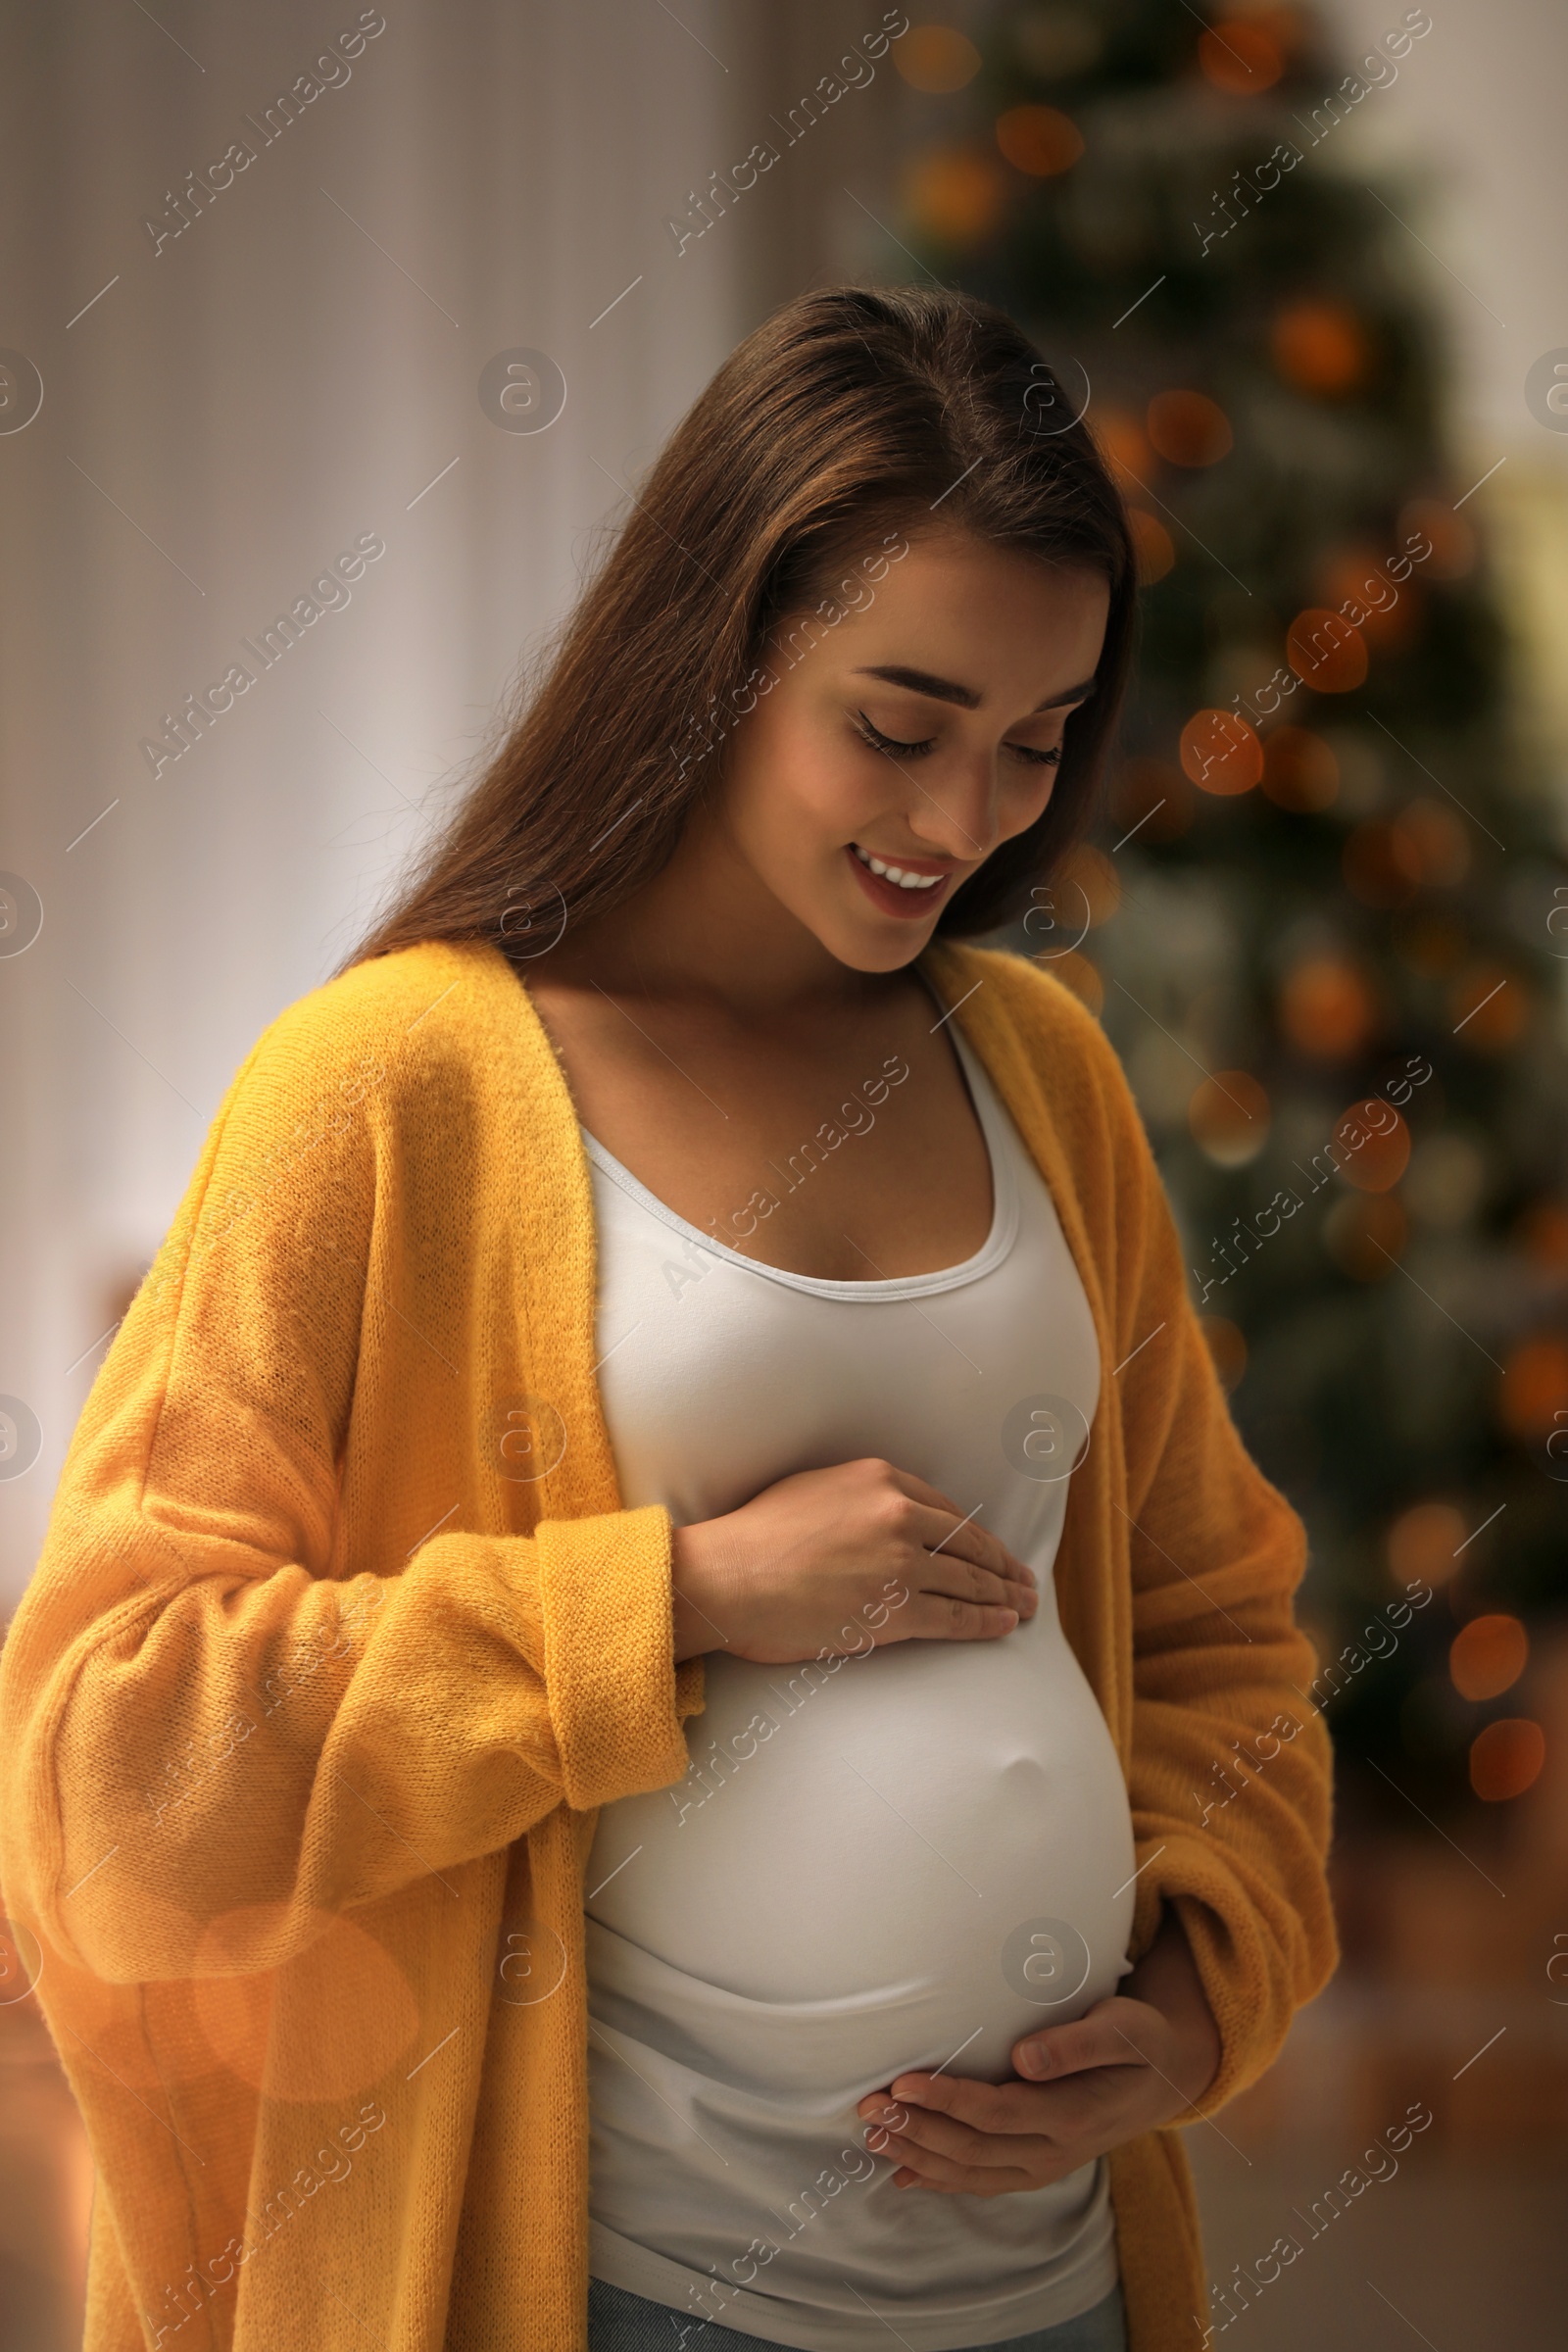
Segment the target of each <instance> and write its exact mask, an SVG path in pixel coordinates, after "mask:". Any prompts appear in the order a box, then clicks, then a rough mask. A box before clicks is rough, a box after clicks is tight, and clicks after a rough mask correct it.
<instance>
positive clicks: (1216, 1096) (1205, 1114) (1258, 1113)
mask: <svg viewBox="0 0 1568 2352" xmlns="http://www.w3.org/2000/svg"><path fill="white" fill-rule="evenodd" d="M1270 1119H1271V1112H1270V1107H1269V1099H1268V1096H1267V1094H1266V1093H1265V1092H1264V1090H1263V1088H1262V1087H1261V1086H1259V1085H1258V1082H1257V1080H1256V1079H1255V1078H1253V1077H1252V1076H1251V1075H1250V1073H1249V1072H1248V1071H1246V1070H1218V1071H1216V1072H1215V1074H1214V1075H1213V1077H1211V1078H1205V1079H1204V1080H1203V1083H1202V1085H1201V1086H1200V1087H1198V1088H1196V1089H1195V1090H1194V1093H1193V1096H1192V1099H1191V1101H1190V1102H1189V1103H1188V1105H1187V1124H1188V1126H1189V1127H1190V1128H1191V1129H1192V1131H1193V1141H1194V1142H1195V1143H1196V1144H1198V1145H1199V1146H1200V1148H1201V1150H1202V1151H1204V1152H1206V1153H1207V1154H1208V1156H1209V1158H1210V1159H1211V1160H1213V1161H1214V1162H1215V1164H1216V1166H1218V1167H1222V1168H1241V1167H1245V1166H1246V1165H1247V1162H1248V1161H1249V1160H1250V1159H1255V1158H1256V1157H1257V1155H1258V1153H1259V1152H1261V1151H1262V1149H1263V1146H1264V1145H1265V1144H1266V1143H1267V1142H1268V1131H1269V1125H1270Z"/></svg>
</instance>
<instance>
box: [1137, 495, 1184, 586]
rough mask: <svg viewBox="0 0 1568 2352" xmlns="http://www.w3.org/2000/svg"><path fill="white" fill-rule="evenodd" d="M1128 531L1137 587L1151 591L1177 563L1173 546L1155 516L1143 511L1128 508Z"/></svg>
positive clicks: (1173, 542) (1168, 535)
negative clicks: (1134, 563) (1135, 560)
mask: <svg viewBox="0 0 1568 2352" xmlns="http://www.w3.org/2000/svg"><path fill="white" fill-rule="evenodd" d="M1127 528H1128V529H1129V530H1130V531H1131V533H1132V535H1133V554H1134V556H1135V558H1136V559H1137V564H1138V585H1139V587H1140V588H1152V587H1153V585H1154V582H1155V581H1156V580H1162V579H1163V578H1164V577H1165V574H1166V572H1167V571H1169V570H1170V568H1171V566H1172V565H1173V564H1174V563H1175V561H1176V542H1175V540H1174V539H1173V538H1172V537H1171V535H1170V533H1169V531H1167V530H1166V528H1165V525H1164V524H1163V523H1162V522H1161V521H1160V519H1159V516H1158V515H1151V514H1149V513H1147V512H1146V510H1145V509H1144V508H1143V507H1129V508H1128V510H1127Z"/></svg>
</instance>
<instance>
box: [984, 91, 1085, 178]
mask: <svg viewBox="0 0 1568 2352" xmlns="http://www.w3.org/2000/svg"><path fill="white" fill-rule="evenodd" d="M997 145H998V146H999V147H1000V148H1001V150H1002V152H1003V154H1004V155H1005V157H1006V159H1007V161H1008V163H1009V164H1011V165H1012V166H1013V168H1014V170H1016V171H1019V172H1028V173H1029V175H1030V177H1031V178H1032V179H1054V177H1055V175H1056V173H1057V172H1066V171H1070V169H1071V168H1072V166H1073V165H1074V164H1075V163H1076V162H1077V161H1078V158H1079V157H1080V156H1081V155H1082V153H1083V151H1084V135H1083V132H1082V131H1081V130H1080V129H1079V127H1078V125H1077V123H1075V122H1074V121H1073V120H1072V117H1071V116H1070V115H1064V114H1062V112H1061V111H1060V109H1059V108H1058V107H1054V106H1009V107H1008V109H1007V111H1006V113H1005V115H1002V116H1000V117H999V118H998V121H997Z"/></svg>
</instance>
